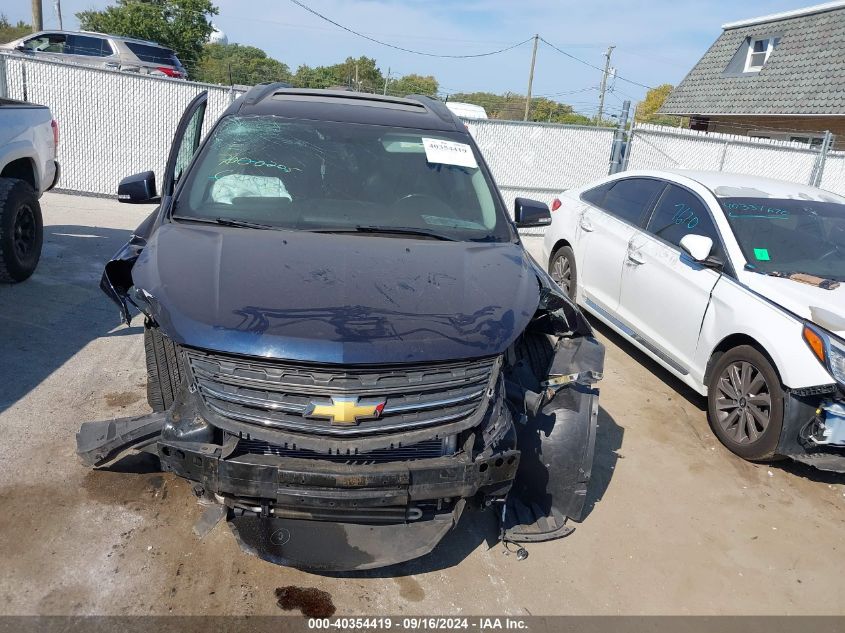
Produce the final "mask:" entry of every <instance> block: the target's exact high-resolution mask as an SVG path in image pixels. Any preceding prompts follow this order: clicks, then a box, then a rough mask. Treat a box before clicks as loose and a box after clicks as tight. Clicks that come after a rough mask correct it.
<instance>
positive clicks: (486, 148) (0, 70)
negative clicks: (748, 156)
mask: <svg viewBox="0 0 845 633" xmlns="http://www.w3.org/2000/svg"><path fill="white" fill-rule="evenodd" d="M202 90H207V91H208V93H209V99H208V108H207V110H206V115H205V126H206V130H207V129H208V126H210V125H211V124H212V123H213V122H214V121H215V120H216V119H217V118H218V117H219V116H220V114H221V113H222V112H223V110H225V108H226V107H227V106H228V105H229V104H230V103H231V102H232V101H233V100H234V99H235V98H236V97H237V96H238V94H239V93H238V92H237V91H236V90H233V89H230V88H228V87H223V86H215V85H207V84H201V83H195V82H187V81H175V80H172V79H167V78H159V77H151V76H148V75H136V74H132V73H122V72H117V71H112V70H105V69H98V68H90V67H87V66H78V65H74V64H65V63H61V62H55V61H43V60H32V59H26V58H22V57H18V56H15V55H5V54H0V96H7V97H10V98H12V99H21V100H25V101H32V102H34V103H40V104H43V105H46V106H49V107H50V110H51V111H52V113H53V116H54V117H55V118H56V120H57V121H58V122H59V127H60V130H61V145H60V148H59V158H60V162H61V165H62V178H61V181H60V182H59V187H60V188H61V189H64V190H69V191H78V192H84V193H94V194H103V195H113V194H114V193H115V191H116V189H117V183H118V181H119V180H120V179H121V178H123V177H124V176H126V175H128V174H133V173H137V172H140V171H145V170H147V169H152V170H153V171H155V172H156V177H157V178H158V180H159V182H160V181H161V174H162V171H163V169H164V163H165V161H166V157H167V153H168V151H169V149H170V143H171V141H172V139H173V134H174V132H175V131H176V125H177V123H178V121H179V117H180V116H181V114H182V111H183V110H184V108H185V106H186V105H187V104H188V102H189V101H190V100H191V99H192V98H193V97H194V96H196V95H197V94H199V93H200V92H201V91H202ZM466 123H467V127H468V128H469V130H470V133H471V134H473V136H474V137H475V139H476V141H477V142H478V144H479V146H480V147H481V151H482V152H483V154H484V156H485V158H486V159H487V161H488V163H489V165H490V168H491V170H492V171H493V175H494V177H495V178H496V180H497V182H498V183H499V185H500V187H501V189H502V194H503V195H504V197H505V200H506V202H507V204H508V206H509V208H511V209H512V208H513V199H514V198H515V197H517V196H524V197H530V198H536V199H539V200H542V201H545V202H550V201H551V200H552V199H553V198H554V197H555V195H556V194H557V193H559V192H560V191H561V190H562V189H566V188H569V187H572V186H575V185H577V184H581V183H585V182H589V181H590V180H592V179H594V178H597V177H599V176H603V175H605V174H606V173H607V165H608V160H609V156H610V147H611V143H612V141H613V131H612V130H608V129H605V128H589V127H579V126H565V125H555V124H543V123H529V124H526V123H522V122H514V121H479V120H467V121H466Z"/></svg>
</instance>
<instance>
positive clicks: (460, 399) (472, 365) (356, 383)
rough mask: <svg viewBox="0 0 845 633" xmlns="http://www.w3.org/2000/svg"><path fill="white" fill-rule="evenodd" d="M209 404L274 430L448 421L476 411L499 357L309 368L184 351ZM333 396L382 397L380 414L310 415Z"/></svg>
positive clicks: (352, 430)
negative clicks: (349, 420)
mask: <svg viewBox="0 0 845 633" xmlns="http://www.w3.org/2000/svg"><path fill="white" fill-rule="evenodd" d="M185 354H186V357H187V359H188V362H189V365H190V368H191V373H192V380H193V383H194V386H195V388H196V389H197V391H198V392H199V393H200V395H201V396H202V398H203V400H204V402H205V404H206V405H207V406H208V407H209V408H210V409H211V410H212V411H214V412H215V413H217V414H218V415H221V416H225V417H228V418H232V419H235V420H239V421H241V422H248V423H252V424H256V425H260V426H265V427H271V428H282V429H288V430H291V431H299V432H305V433H317V434H325V435H334V436H354V435H365V434H369V433H381V432H388V431H395V430H406V429H413V428H421V427H426V426H431V425H435V424H445V423H447V422H452V421H456V420H460V419H462V418H466V417H468V416H470V415H472V414H473V413H475V412H476V411H477V409H478V407H479V406H480V405H481V403H482V402H483V401H484V400H485V398H484V394H485V392H486V391H487V389H488V388H490V386H491V385H492V383H493V372H494V370H495V368H496V367H497V366H498V363H497V359H489V358H488V359H482V360H473V361H469V362H461V363H437V364H426V365H412V366H392V367H378V368H361V369H359V368H349V367H340V368H336V369H335V368H331V367H326V366H319V367H310V366H306V365H297V364H292V363H287V362H279V361H271V360H260V359H247V358H238V357H230V356H224V355H219V354H210V353H204V352H200V351H197V350H190V349H188V350H185ZM332 396H335V397H340V396H345V397H357V398H360V399H361V400H362V401H363V400H368V399H373V398H376V399H378V400H379V401H381V400H383V401H384V408H383V410H382V413H381V415H380V416H379V417H378V418H376V419H363V420H360V421H359V422H358V423H357V424H355V425H348V426H347V425H344V426H334V425H332V424H331V422H330V421H329V420H326V419H312V418H309V417H306V411H307V409H308V407H309V405H311V404H313V403H323V404H325V403H326V402H328V403H331V402H332V400H331V398H332Z"/></svg>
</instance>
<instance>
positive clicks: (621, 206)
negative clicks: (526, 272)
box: [543, 171, 845, 472]
mask: <svg viewBox="0 0 845 633" xmlns="http://www.w3.org/2000/svg"><path fill="white" fill-rule="evenodd" d="M551 215H552V223H551V225H550V226H549V228H548V229H547V231H546V234H545V238H544V244H543V250H544V253H543V255H544V259H545V263H546V264H547V265H548V270H549V273H550V274H551V276H552V277H553V278H554V279H555V280H556V281H557V282H558V284H560V285H561V287H563V288H564V289H565V290H566V291H567V292H568V293H569V295H570V297H572V298H573V300H575V301H576V302H577V303H578V304H579V305H581V306H582V307H583V308H584V309H585V310H586V311H587V312H589V313H590V314H592V315H593V316H595V317H596V318H598V319H599V320H601V321H603V322H604V323H606V324H607V325H608V326H610V327H611V328H612V329H614V330H616V331H617V332H619V333H620V334H621V335H622V336H623V337H625V338H626V339H628V340H629V341H631V342H632V343H633V344H634V345H635V346H637V347H638V348H640V349H641V350H643V351H644V352H645V353H646V354H648V355H649V356H650V357H651V358H653V359H654V360H655V361H657V362H658V363H660V364H661V365H663V366H664V367H665V368H666V369H667V370H669V371H670V372H671V373H672V374H674V375H675V376H677V377H678V378H679V379H680V380H682V381H683V382H685V383H686V384H687V385H689V386H690V387H692V388H693V389H695V390H696V391H697V392H698V393H700V394H702V395H705V396H707V401H708V418H709V421H710V426H711V427H712V429H713V432H714V433H715V434H716V435H717V436H718V438H719V439H720V440H721V441H722V443H723V444H724V445H725V446H727V447H728V448H729V449H730V450H731V451H733V452H734V453H736V454H737V455H740V456H741V457H744V458H746V459H749V460H767V459H772V458H776V457H781V456H788V457H792V458H794V459H796V460H799V461H803V462H805V463H810V464H813V465H815V466H817V467H819V468H823V469H826V470H835V471H838V472H845V395H843V394H845V340H843V337H845V198H842V197H840V196H837V195H834V194H832V193H829V192H826V191H822V190H820V189H816V188H813V187H809V186H804V185H800V184H795V183H787V182H781V181H777V180H770V179H766V178H758V177H754V176H745V175H739V174H726V173H719V172H680V171H679V172H668V171H629V172H624V173H620V174H616V175H614V176H609V177H607V178H604V179H602V180H599V181H597V182H594V183H591V184H589V185H587V186H585V187H582V188H579V189H573V190H569V191H566V192H565V193H563V194H562V195H561V196H560V198H559V199H558V200H555V202H554V203H553V204H552V214H551ZM666 422H667V424H670V423H672V422H671V420H667V421H666Z"/></svg>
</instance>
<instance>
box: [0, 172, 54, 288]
mask: <svg viewBox="0 0 845 633" xmlns="http://www.w3.org/2000/svg"><path fill="white" fill-rule="evenodd" d="M43 241H44V224H43V222H42V219H41V206H40V205H39V204H38V196H37V195H36V194H35V190H34V189H33V188H32V187H31V186H30V184H29V183H28V182H24V181H23V180H18V179H17V178H0V281H4V282H16V281H23V280H24V279H27V278H28V277H29V276H30V275H31V274H32V273H33V272H35V267H36V266H37V265H38V260H39V259H40V257H41V244H42V243H43Z"/></svg>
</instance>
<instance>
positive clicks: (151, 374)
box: [144, 324, 182, 411]
mask: <svg viewBox="0 0 845 633" xmlns="http://www.w3.org/2000/svg"><path fill="white" fill-rule="evenodd" d="M144 352H145V355H146V359H147V402H149V404H150V406H151V407H152V409H153V411H166V410H167V409H169V408H170V405H171V404H173V400H174V399H175V398H176V393H177V392H178V390H179V385H181V384H182V369H181V365H180V364H179V351H178V350H177V348H176V344H175V343H174V342H173V341H171V340H170V339H169V338H168V337H166V336H165V335H164V334H162V333H161V332H160V331H159V329H158V328H156V327H150V326H149V325H147V324H145V325H144Z"/></svg>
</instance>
